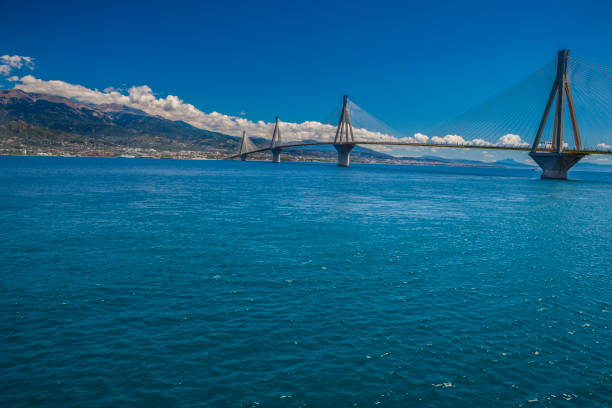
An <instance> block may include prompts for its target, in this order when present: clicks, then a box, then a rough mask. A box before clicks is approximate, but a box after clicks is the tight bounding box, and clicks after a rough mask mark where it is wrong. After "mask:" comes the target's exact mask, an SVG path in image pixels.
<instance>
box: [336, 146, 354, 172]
mask: <svg viewBox="0 0 612 408" xmlns="http://www.w3.org/2000/svg"><path fill="white" fill-rule="evenodd" d="M334 147H335V148H336V150H337V151H338V166H340V167H349V166H350V164H351V150H353V147H355V145H354V144H345V143H343V144H335V145H334Z"/></svg>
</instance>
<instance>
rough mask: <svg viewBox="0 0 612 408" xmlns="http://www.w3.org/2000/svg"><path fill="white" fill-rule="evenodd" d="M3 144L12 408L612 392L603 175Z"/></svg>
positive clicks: (431, 402) (511, 398)
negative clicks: (560, 177) (554, 177)
mask: <svg viewBox="0 0 612 408" xmlns="http://www.w3.org/2000/svg"><path fill="white" fill-rule="evenodd" d="M571 178H572V179H573V180H572V181H547V180H540V179H539V172H536V171H533V170H531V169H524V170H523V169H493V168H475V167H469V168H468V167H426V166H391V165H353V166H352V167H351V168H348V169H347V168H338V167H337V166H336V165H335V164H331V163H330V164H317V163H281V164H278V165H275V164H273V163H270V162H227V161H181V160H147V159H110V158H61V157H60V158H44V157H39V158H36V157H0V226H1V229H0V262H1V263H0V339H1V340H0V347H1V348H0V406H1V407H28V408H29V407H195V406H211V407H268V406H269V407H349V406H350V407H352V406H357V407H378V406H380V407H385V406H387V407H470V408H473V407H607V406H611V405H612V331H611V325H612V222H611V221H612V173H603V172H602V173H594V172H593V173H591V172H581V171H574V172H573V173H571Z"/></svg>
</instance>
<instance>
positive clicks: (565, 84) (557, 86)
mask: <svg viewBox="0 0 612 408" xmlns="http://www.w3.org/2000/svg"><path fill="white" fill-rule="evenodd" d="M568 65H569V50H560V51H559V54H558V57H557V76H556V77H555V82H554V83H553V87H552V90H551V91H550V96H549V97H548V102H547V103H546V108H545V109H544V114H543V115H542V120H541V121H540V126H539V128H538V133H537V134H536V138H535V140H534V142H533V146H532V147H531V152H530V153H529V155H530V156H531V158H532V159H533V160H535V162H536V163H538V165H539V166H540V167H541V168H542V178H547V179H562V180H565V179H567V172H568V170H569V169H570V168H571V167H572V166H573V165H574V164H576V163H578V161H579V160H580V159H582V158H583V157H584V156H586V154H585V153H581V152H580V151H581V150H582V143H581V141H580V130H579V129H578V121H577V120H576V111H575V110H574V99H573V98H572V90H571V87H570V83H569V80H568V78H567V67H568ZM555 97H556V98H557V103H556V107H555V121H554V123H553V134H552V144H551V148H550V149H538V147H539V145H540V140H541V139H542V132H543V131H544V127H545V126H546V120H547V118H548V115H549V113H550V109H551V107H552V104H553V101H554V100H555ZM564 99H567V107H568V111H569V116H570V119H571V121H572V131H573V133H574V143H575V146H576V149H575V151H572V152H563V116H564V113H563V108H564V106H565V100H564Z"/></svg>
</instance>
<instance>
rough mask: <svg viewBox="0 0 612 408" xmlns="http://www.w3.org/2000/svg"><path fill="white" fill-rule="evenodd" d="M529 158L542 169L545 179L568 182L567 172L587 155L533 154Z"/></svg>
mask: <svg viewBox="0 0 612 408" xmlns="http://www.w3.org/2000/svg"><path fill="white" fill-rule="evenodd" d="M529 156H531V158H532V159H533V160H534V161H535V162H536V163H538V166H540V168H541V169H542V178H543V179H557V180H567V172H568V170H569V169H571V168H572V166H573V165H574V164H576V163H578V162H579V161H580V159H582V158H583V157H584V156H586V154H581V153H576V154H568V153H554V152H551V153H543V152H531V153H529Z"/></svg>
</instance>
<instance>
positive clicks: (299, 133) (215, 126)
mask: <svg viewBox="0 0 612 408" xmlns="http://www.w3.org/2000/svg"><path fill="white" fill-rule="evenodd" d="M9 79H10V80H14V81H16V82H17V83H16V85H15V88H17V89H21V90H23V91H26V92H34V93H43V94H52V95H58V96H63V97H66V98H70V99H75V100H78V101H81V102H86V103H92V104H111V103H112V104H119V105H125V106H128V107H131V108H135V109H139V110H142V111H144V112H146V113H147V114H149V115H155V116H160V117H162V118H165V119H169V120H175V121H176V120H180V121H184V122H187V123H189V124H190V125H192V126H195V127H197V128H201V129H207V130H211V131H215V132H220V133H224V134H229V135H235V136H239V135H241V134H242V131H243V130H244V131H246V132H247V134H248V135H249V136H250V137H263V138H269V137H270V135H271V133H272V129H273V125H274V124H273V123H272V122H270V123H266V122H263V121H251V120H249V119H247V118H244V117H238V116H229V115H224V114H222V113H219V112H211V113H205V112H202V111H200V110H199V109H197V108H196V107H195V106H193V105H191V104H188V103H185V102H184V101H182V100H181V99H179V98H178V97H177V96H174V95H168V96H166V97H165V98H158V97H157V96H156V95H155V94H154V93H153V91H152V90H151V88H149V87H148V86H147V85H142V86H132V87H131V88H129V89H128V90H127V93H124V92H122V91H120V90H118V89H116V88H113V87H109V88H106V89H104V90H103V91H99V90H97V89H90V88H87V87H84V86H82V85H76V84H71V83H68V82H64V81H59V80H50V81H47V80H43V79H39V78H36V77H34V76H32V75H26V76H24V77H22V78H15V77H11V78H9ZM281 126H282V135H283V140H284V141H285V142H287V143H290V142H296V141H301V140H318V141H333V139H334V136H335V133H336V127H335V126H333V125H328V124H324V123H321V122H316V121H306V122H302V123H291V122H282V123H281ZM354 136H355V140H356V141H384V142H398V141H401V142H407V143H432V144H453V145H475V146H514V147H517V146H520V147H523V146H528V144H527V143H526V142H524V141H523V140H522V139H521V137H520V136H519V135H515V134H506V135H503V136H501V137H500V138H499V139H498V141H497V142H495V143H492V142H488V141H486V140H483V139H472V140H466V139H464V138H463V137H462V136H460V135H446V136H444V137H439V136H433V137H431V138H430V137H429V136H427V135H425V134H422V133H415V134H414V135H413V136H411V137H402V138H399V137H395V136H391V135H389V134H386V133H382V132H374V131H369V130H366V129H361V128H354Z"/></svg>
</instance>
